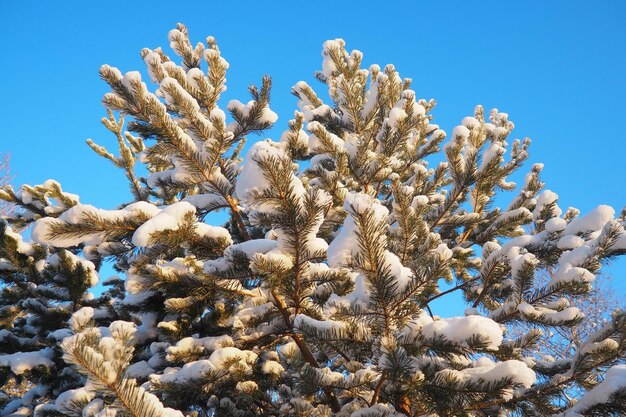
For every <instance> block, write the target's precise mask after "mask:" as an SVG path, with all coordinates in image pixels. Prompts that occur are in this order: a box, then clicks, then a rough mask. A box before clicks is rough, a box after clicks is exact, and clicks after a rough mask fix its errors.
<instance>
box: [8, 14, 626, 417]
mask: <svg viewBox="0 0 626 417" xmlns="http://www.w3.org/2000/svg"><path fill="white" fill-rule="evenodd" d="M169 41H170V47H171V49H173V51H174V52H175V54H176V55H177V56H178V57H179V58H180V60H181V61H182V62H181V63H180V64H177V63H175V62H174V61H172V60H171V59H170V57H168V56H167V55H166V54H165V52H164V51H163V50H162V49H160V48H157V49H155V50H150V49H147V48H146V49H144V50H142V51H141V57H142V58H143V60H144V62H145V64H146V66H147V70H148V74H149V76H150V78H151V81H152V82H153V83H154V84H156V85H157V88H156V90H155V91H154V92H151V91H150V90H149V89H148V86H147V84H146V83H145V82H144V81H143V80H142V78H141V75H140V73H139V72H129V73H126V74H124V75H123V74H122V73H121V72H120V71H119V70H117V69H116V68H113V67H110V66H107V65H105V66H103V67H102V68H101V71H100V75H101V77H102V78H103V79H104V80H105V81H106V82H107V83H108V84H109V86H110V87H111V92H110V93H107V94H106V95H105V96H104V99H103V103H104V105H105V107H106V108H107V111H108V113H107V117H105V118H104V119H103V120H102V122H103V124H104V125H105V126H106V128H107V129H108V130H109V131H111V132H112V134H113V135H114V136H115V138H116V140H117V146H118V151H116V152H115V153H113V152H111V151H109V150H107V149H106V148H105V147H103V146H100V145H98V144H96V143H95V142H93V141H91V140H89V141H88V144H89V146H91V148H92V149H93V150H94V151H95V152H97V153H98V154H99V155H101V156H103V157H105V158H107V159H108V160H110V161H111V162H112V163H113V165H114V166H116V167H118V168H120V169H121V170H122V171H123V172H124V175H125V176H126V177H127V179H128V181H129V184H130V188H131V191H132V195H133V197H134V200H133V201H131V202H128V203H126V204H122V205H121V206H120V207H119V209H117V210H102V209H98V208H95V207H93V206H89V205H85V204H81V203H80V202H79V199H78V197H76V196H74V195H71V194H68V193H66V192H64V191H62V189H61V187H60V185H58V184H57V183H55V182H47V183H46V184H44V185H40V186H35V187H29V186H23V187H22V188H20V190H18V191H14V190H13V189H11V188H10V187H7V188H5V190H4V191H3V192H2V194H0V197H2V198H3V199H4V200H6V201H10V202H12V203H14V204H17V205H18V206H19V207H20V210H18V211H17V212H16V213H15V214H14V215H12V216H11V217H10V218H8V224H4V225H3V226H2V229H1V234H0V237H1V239H0V243H2V245H1V246H0V277H1V279H2V280H3V283H4V287H3V291H2V294H1V295H0V302H1V306H0V311H1V312H2V314H1V315H0V317H2V320H3V330H2V333H0V335H1V337H0V352H1V353H2V354H1V355H0V369H2V375H3V378H4V379H3V380H2V381H0V383H2V384H5V388H4V389H5V394H4V397H3V398H4V400H3V399H0V401H4V404H3V405H0V406H2V407H3V411H2V415H11V414H12V413H19V415H25V414H29V413H34V415H35V416H58V415H64V416H114V415H128V416H135V417H149V416H166V417H167V416H171V417H173V416H177V417H178V416H212V415H216V416H241V417H243V416H253V415H276V416H278V415H281V416H330V415H339V416H349V415H350V416H355V417H357V416H394V415H397V416H401V415H408V416H441V417H452V416H507V415H523V416H548V415H564V416H578V415H590V416H609V415H625V413H626V406H625V405H624V404H626V365H624V364H623V363H624V358H625V357H626V313H625V312H623V311H620V310H618V311H616V312H615V313H614V314H613V316H612V318H611V320H610V321H608V322H607V323H606V324H605V325H604V326H602V327H601V328H600V329H599V330H598V331H597V332H595V333H593V334H591V335H589V336H588V337H587V338H586V340H584V341H582V343H581V344H580V345H579V346H577V347H576V349H575V350H574V351H573V352H565V354H564V356H563V357H561V358H558V360H556V359H554V358H548V357H542V356H540V355H537V354H536V353H535V347H536V346H537V344H538V343H539V342H540V341H541V340H542V338H546V337H549V333H548V332H550V331H553V329H557V330H558V329H568V328H574V327H575V326H577V325H578V324H579V323H580V322H581V320H583V317H584V315H583V313H582V312H581V310H579V309H578V308H577V307H576V306H575V305H576V303H577V301H578V300H579V299H580V298H581V297H584V296H585V295H586V294H588V293H589V292H590V291H591V289H592V283H593V281H594V279H595V277H596V275H598V274H599V273H600V271H601V266H602V264H603V262H605V261H607V260H609V259H611V258H613V257H616V256H619V255H622V254H624V253H626V232H625V231H624V226H625V223H626V211H622V212H621V214H619V215H618V216H617V217H616V216H615V211H614V210H613V209H612V208H610V207H608V206H599V207H598V208H596V209H594V210H592V211H591V212H589V213H587V214H585V215H579V212H578V211H577V210H575V209H572V208H570V209H568V210H566V211H565V212H563V211H562V210H561V209H560V207H559V205H558V196H557V195H556V194H555V193H553V192H551V191H548V190H543V187H544V184H543V183H542V181H541V180H540V173H541V170H542V165H541V164H535V165H533V166H532V167H531V169H530V172H529V173H528V174H527V175H526V177H525V182H524V184H523V185H522V186H521V187H519V188H518V187H517V186H516V184H515V183H513V182H512V181H510V180H508V178H509V177H510V176H511V175H512V174H513V173H515V172H516V171H517V170H519V169H520V168H521V167H522V165H523V163H524V162H525V161H526V160H527V159H528V149H529V145H530V140H529V139H524V140H522V141H520V140H510V139H509V135H510V134H511V132H512V130H513V128H514V125H513V123H512V122H511V121H510V120H509V117H508V115H507V114H506V113H502V112H499V111H498V110H496V109H494V110H492V111H491V112H490V113H489V114H488V115H486V114H485V112H484V110H483V108H482V107H480V106H478V107H476V109H475V111H474V115H473V116H469V117H466V118H464V119H463V120H462V122H461V125H459V126H457V127H455V128H454V129H453V131H452V135H451V137H450V138H449V139H447V140H446V133H445V132H444V131H443V130H442V129H440V128H439V126H437V125H435V124H433V123H431V122H432V115H431V111H432V109H433V107H434V106H435V102H434V101H433V100H430V101H426V100H418V99H417V98H416V94H415V92H414V91H413V90H411V89H410V87H411V83H412V81H411V80H410V79H406V78H405V79H403V78H401V77H400V75H399V74H398V72H397V71H396V69H395V68H394V67H393V66H392V65H387V66H386V67H385V68H384V69H381V68H380V67H378V66H376V65H372V66H371V67H370V68H369V69H368V70H366V69H363V68H361V63H362V54H361V53H360V52H359V51H352V52H350V53H349V52H348V51H347V50H346V49H345V44H344V42H343V41H342V40H340V39H337V40H331V41H327V42H326V43H325V44H324V46H323V51H322V56H323V62H322V71H320V72H318V73H316V78H317V79H318V80H319V81H320V82H321V83H322V84H323V85H325V86H326V87H327V88H328V97H329V99H330V104H325V103H324V101H323V100H322V98H320V96H319V95H318V94H316V92H315V91H314V90H313V88H312V87H311V86H309V85H308V84H306V83H304V82H299V83H297V84H296V85H295V86H294V87H293V94H294V95H295V96H296V97H297V99H298V106H299V110H298V111H296V112H295V113H294V118H293V119H292V120H290V121H289V123H288V127H287V130H285V132H284V133H283V134H282V136H281V137H280V140H279V141H272V140H269V139H268V140H265V141H257V142H255V143H254V144H253V145H252V146H251V148H250V149H249V150H248V152H247V154H246V157H245V162H243V163H242V160H241V157H240V154H241V152H242V150H243V148H244V143H245V141H246V139H247V138H248V137H249V136H250V135H251V134H255V133H259V132H263V131H264V130H266V129H269V128H270V127H272V125H273V124H274V123H275V122H276V120H277V115H276V114H275V113H274V112H273V111H272V110H271V109H270V88H271V80H270V78H269V77H264V78H263V79H262V81H261V85H260V86H259V87H256V86H251V87H250V95H251V100H250V101H248V102H247V103H245V104H244V103H243V102H241V101H238V100H231V101H230V102H228V104H227V105H226V110H227V111H228V115H229V116H227V114H226V112H225V111H224V110H222V109H221V108H220V107H219V103H220V102H221V100H220V99H221V95H222V93H223V92H224V91H225V82H226V70H227V69H228V62H227V61H226V60H225V59H224V58H223V57H222V55H221V52H220V50H219V48H218V46H217V44H216V42H215V39H213V38H211V37H209V38H207V39H206V43H198V44H196V45H195V46H194V45H192V44H191V42H190V40H189V36H188V32H187V29H186V27H185V26H183V25H178V26H177V28H176V29H174V30H172V31H170V33H169ZM509 142H510V144H509ZM428 160H431V161H432V160H435V161H442V162H439V163H436V164H434V165H433V167H432V168H431V167H430V165H429V164H428V162H427V161H428ZM514 190H517V191H516V192H515V193H514V195H513V197H512V198H510V199H509V200H510V203H509V204H508V205H507V206H505V207H504V208H501V207H498V204H496V201H495V199H496V197H498V199H497V201H498V202H501V201H503V199H505V198H506V197H505V195H504V192H507V191H514ZM220 210H223V211H227V212H228V213H229V220H228V221H227V222H226V224H224V225H223V226H222V227H217V226H212V225H209V224H207V223H206V222H205V219H206V218H207V216H208V215H209V214H210V213H213V212H216V211H220ZM27 226H32V232H31V236H32V243H27V242H25V241H24V240H23V238H22V237H21V236H20V235H19V234H17V233H15V231H14V229H13V228H12V227H27ZM106 261H112V262H114V265H115V268H116V269H117V271H118V272H119V273H120V274H121V277H118V276H114V277H112V278H110V279H108V280H107V281H106V283H107V284H109V285H110V287H111V288H110V289H109V290H108V291H106V292H105V293H104V294H103V295H102V296H100V297H97V298H95V297H90V295H89V294H90V293H89V288H90V287H91V286H92V285H94V284H95V281H96V279H97V277H98V275H97V271H98V270H99V268H100V266H101V265H102V263H103V262H106ZM544 271H550V272H551V275H550V279H549V280H543V281H541V277H542V276H545V274H544ZM542 274H543V275H542ZM442 280H443V281H442ZM446 283H447V284H446ZM452 293H460V294H462V296H463V297H464V299H465V301H466V302H467V303H468V308H467V310H466V311H465V315H464V316H463V317H452V318H441V317H439V316H436V315H434V314H433V312H432V308H431V303H432V301H433V300H436V299H439V298H441V297H445V296H448V295H449V294H452ZM11 322H13V324H10V323H11ZM520 324H523V328H525V329H527V331H526V332H525V333H524V334H522V335H518V336H514V335H513V334H512V333H513V332H509V331H508V329H511V328H513V327H515V326H517V328H519V326H520ZM22 379H26V380H27V381H28V383H29V384H30V385H31V388H30V390H29V393H28V394H27V395H26V396H24V397H23V398H9V397H10V393H8V392H6V384H7V383H9V382H10V381H16V380H17V381H21V380H22ZM572 392H574V393H576V399H572V398H571V395H568V394H571V393H572ZM0 404H1V403H0Z"/></svg>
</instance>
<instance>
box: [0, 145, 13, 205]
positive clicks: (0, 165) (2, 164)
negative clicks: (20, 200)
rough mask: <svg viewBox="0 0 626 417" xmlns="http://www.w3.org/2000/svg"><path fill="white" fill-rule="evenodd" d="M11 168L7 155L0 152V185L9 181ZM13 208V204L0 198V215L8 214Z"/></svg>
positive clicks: (3, 185) (2, 185)
mask: <svg viewBox="0 0 626 417" xmlns="http://www.w3.org/2000/svg"><path fill="white" fill-rule="evenodd" d="M11 179H12V177H11V169H10V166H9V155H8V154H4V155H3V154H0V187H5V186H6V185H8V184H9V181H11ZM12 209H13V205H12V204H10V203H8V202H6V201H4V200H2V201H0V215H3V214H5V215H6V214H8V213H9V211H10V210H12Z"/></svg>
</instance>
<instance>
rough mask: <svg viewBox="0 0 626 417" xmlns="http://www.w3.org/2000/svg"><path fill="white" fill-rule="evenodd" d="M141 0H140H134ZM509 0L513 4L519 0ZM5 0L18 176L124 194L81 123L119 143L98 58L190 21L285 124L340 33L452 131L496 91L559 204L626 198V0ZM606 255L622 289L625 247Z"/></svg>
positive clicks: (158, 40) (133, 55) (9, 118)
mask: <svg viewBox="0 0 626 417" xmlns="http://www.w3.org/2000/svg"><path fill="white" fill-rule="evenodd" d="M129 3H130V2H129ZM510 3H511V4H510ZM512 3H513V2H504V1H483V2H471V3H470V2H462V1H456V2H451V1H438V2H435V1H431V2H421V1H420V2H418V1H413V2H409V1H406V2H403V1H395V2H393V1H392V2H378V1H377V2H374V1H371V2H370V1H359V2H333V3H332V5H329V4H320V5H315V4H314V3H312V2H307V3H305V2H282V3H281V2H251V1H250V2H248V1H237V2H234V1H225V0H223V1H220V2H215V1H203V2H187V3H185V4H183V5H180V6H173V5H172V4H171V3H168V2H162V1H154V0H152V1H138V2H132V3H131V4H125V5H121V3H119V2H118V3H111V2H91V1H80V2H78V1H77V2H65V1H50V2H38V3H35V2H17V1H12V2H8V1H5V2H2V3H0V34H1V37H2V39H4V44H3V50H2V58H1V61H0V62H1V63H2V69H1V70H0V71H1V73H2V76H1V77H0V86H1V91H2V98H1V100H0V118H1V119H0V121H1V122H2V129H0V152H9V153H11V155H12V161H11V162H12V165H13V170H14V173H15V174H16V175H17V179H16V181H15V182H16V183H17V184H19V183H31V184H32V183H41V182H43V181H45V180H46V179H48V178H54V179H57V180H58V181H60V182H61V183H62V185H63V187H64V188H65V189H66V190H67V191H70V192H74V193H77V194H80V196H81V200H82V201H83V202H85V203H90V204H94V205H97V206H99V207H104V208H113V207H114V206H116V205H117V204H119V203H121V202H123V201H125V200H127V199H128V198H129V196H130V194H129V193H128V192H127V190H126V185H125V180H124V178H123V176H122V174H121V172H118V171H117V170H115V169H114V168H112V167H111V166H110V165H109V164H108V163H107V161H105V160H103V159H101V158H100V157H98V156H96V155H95V154H93V153H92V152H91V151H90V149H88V148H87V146H86V145H85V144H84V140H85V139H86V138H93V139H94V140H95V141H96V142H97V143H100V144H103V145H107V144H108V145H111V147H112V149H114V146H113V145H114V142H115V141H114V138H113V137H111V136H110V135H109V134H108V132H107V131H106V130H105V129H104V128H103V127H102V126H101V125H100V123H99V119H100V118H101V117H102V116H103V115H104V114H105V113H104V110H103V108H102V106H101V105H100V99H101V97H102V95H103V94H104V93H105V92H106V91H107V89H106V85H105V84H104V82H102V81H100V80H99V78H98V68H99V66H100V65H101V64H104V63H107V64H110V65H113V66H117V67H118V68H120V70H122V72H125V71H129V70H136V69H143V63H142V61H141V59H140V57H139V51H140V50H141V48H142V47H151V48H154V47H156V46H164V47H167V43H168V42H167V32H168V30H169V29H171V28H173V27H174V25H175V24H176V22H178V21H180V22H183V23H185V24H187V26H188V27H189V30H190V33H191V36H192V38H193V40H194V41H196V42H197V41H200V40H203V39H204V38H205V37H206V36H207V35H213V36H215V37H216V38H217V41H218V44H219V45H220V48H221V49H222V52H223V54H224V56H225V57H226V59H227V60H228V61H229V62H230V64H231V69H230V72H229V74H228V86H229V87H228V91H227V92H226V93H225V95H224V103H225V102H227V100H230V99H232V98H237V99H240V100H243V99H247V96H246V88H247V86H248V84H250V83H253V82H254V83H258V82H259V81H260V79H261V76H262V75H263V74H270V75H271V76H272V77H273V79H274V89H273V105H272V108H273V109H274V110H275V111H276V112H277V113H278V114H279V120H278V123H277V128H275V129H274V130H273V131H271V132H269V133H268V134H267V135H268V136H273V137H277V136H278V134H279V132H280V131H282V130H283V129H284V128H285V127H286V122H287V120H288V119H289V118H290V117H291V116H292V114H293V110H294V109H295V106H296V99H295V97H293V96H292V95H291V94H290V88H291V86H292V85H293V84H295V83H296V82H297V81H299V80H305V81H307V82H309V83H310V84H312V85H313V86H317V87H318V88H320V86H319V84H317V83H316V82H315V81H314V80H313V77H312V73H313V71H315V70H317V69H320V67H321V57H320V51H321V44H322V42H323V41H324V40H326V39H330V38H336V37H342V38H344V39H345V40H346V41H347V46H348V49H359V50H361V51H362V52H363V53H364V54H365V59H364V61H365V64H366V65H369V64H372V63H379V64H381V65H384V64H386V63H393V64H395V66H396V68H398V70H399V71H400V72H401V74H402V75H403V76H404V77H411V78H413V80H414V83H413V89H414V90H415V91H416V93H417V95H418V96H419V97H423V98H426V99H429V98H435V99H436V100H437V102H438V106H437V107H436V108H435V110H434V113H433V114H434V116H435V121H434V122H435V123H438V124H440V125H441V126H442V127H443V128H444V129H445V130H446V131H448V132H450V131H451V130H452V128H453V127H454V125H456V124H458V123H459V122H460V120H461V119H462V118H463V117H464V116H466V115H470V114H471V113H472V110H473V108H474V106H475V105H476V104H483V105H484V106H485V107H486V108H487V109H490V108H492V107H498V108H499V109H500V110H501V111H506V112H508V113H509V114H510V118H511V119H512V120H513V121H514V122H515V124H516V129H515V131H514V135H515V137H526V136H528V137H531V138H532V139H533V145H532V146H531V158H530V159H531V161H532V162H543V163H545V170H544V175H543V178H544V180H545V181H546V182H547V183H548V188H550V189H552V190H554V191H555V192H557V193H558V194H559V196H560V205H561V206H562V207H563V208H566V207H568V206H575V207H578V208H580V209H581V210H582V211H583V212H584V211H588V210H590V209H591V208H593V207H594V206H595V205H597V204H609V205H612V206H614V207H615V208H616V209H617V210H620V209H621V208H622V207H623V205H624V204H626V164H625V156H626V129H625V128H624V125H625V122H626V120H625V118H626V25H624V18H625V17H626V2H624V1H617V0H615V1H598V2H594V3H593V4H591V3H589V2H587V1H550V2H545V1H524V2H516V3H515V4H512ZM610 271H611V272H612V274H613V275H614V281H616V282H615V284H616V286H617V287H618V288H619V289H620V291H621V292H622V293H626V291H625V289H626V284H625V282H626V262H624V261H623V260H622V261H620V262H617V263H616V265H614V266H613V267H612V268H611V269H610Z"/></svg>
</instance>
